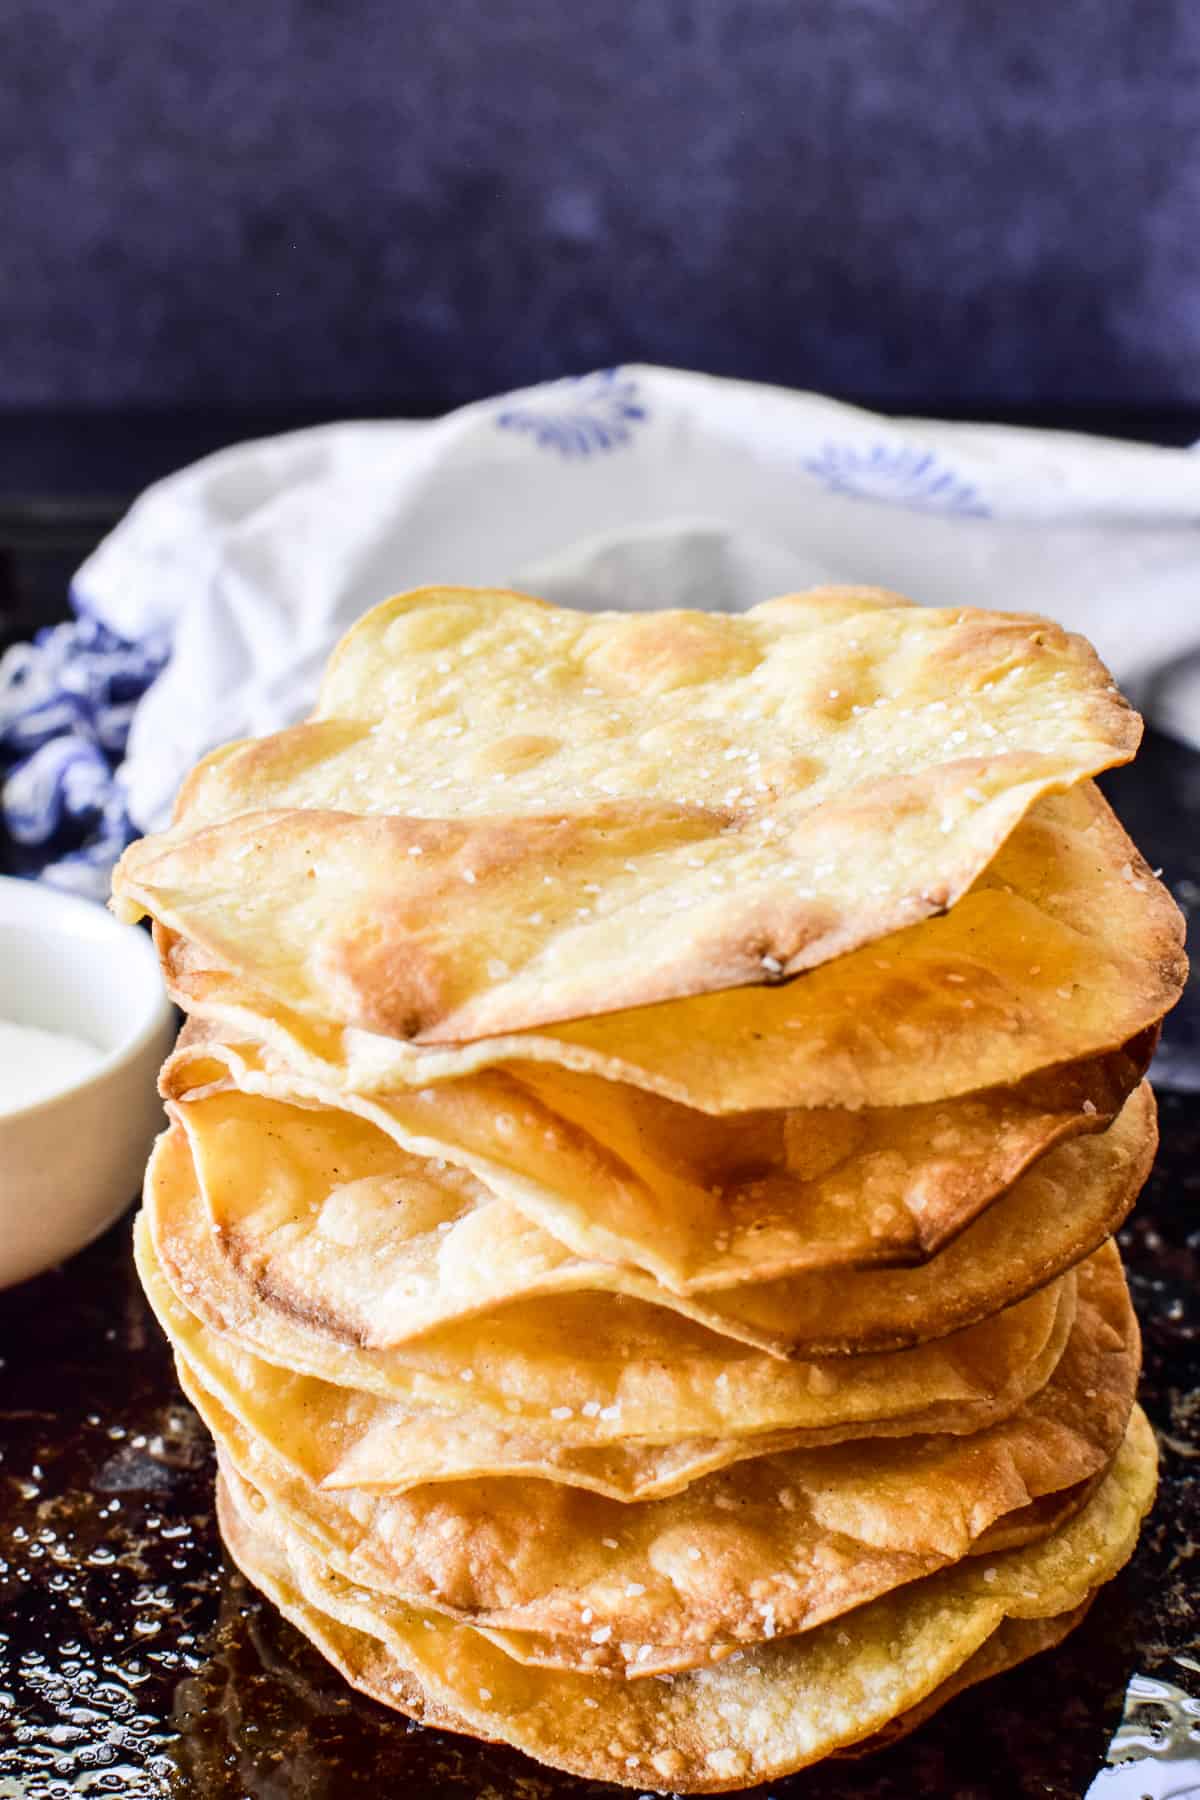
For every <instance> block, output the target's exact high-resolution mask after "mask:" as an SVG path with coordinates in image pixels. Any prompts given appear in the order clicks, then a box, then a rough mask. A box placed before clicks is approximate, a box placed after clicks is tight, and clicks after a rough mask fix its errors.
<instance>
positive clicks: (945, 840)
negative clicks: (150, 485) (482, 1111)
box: [113, 588, 1141, 1043]
mask: <svg viewBox="0 0 1200 1800" xmlns="http://www.w3.org/2000/svg"><path fill="white" fill-rule="evenodd" d="M648 701H650V702H651V703H652V709H653V712H652V717H651V716H649V715H648V713H647V703H648ZM1140 732H1141V726H1140V721H1139V720H1138V718H1137V715H1136V714H1134V713H1133V712H1132V711H1131V710H1130V708H1129V707H1128V706H1127V704H1126V703H1125V702H1124V701H1123V700H1122V699H1121V697H1120V695H1119V694H1118V693H1117V691H1116V689H1115V688H1114V687H1113V685H1112V682H1111V680H1110V678H1109V676H1108V673H1107V671H1106V670H1105V669H1104V667H1103V665H1102V664H1101V663H1100V662H1099V660H1098V658H1097V657H1096V655H1095V653H1094V651H1093V650H1092V649H1091V648H1090V646H1089V645H1087V644H1086V643H1085V642H1084V641H1083V640H1082V639H1080V638H1076V637H1072V636H1070V635H1068V634H1067V633H1066V632H1064V631H1062V630H1061V629H1060V628H1059V627H1058V626H1056V625H1053V624H1051V623H1050V622H1048V621H1047V620H1044V619H1038V618H1033V617H1028V616H1023V615H1020V614H1006V613H996V612H979V611H972V610H969V609H948V608H947V609H941V610H935V609H925V608H914V607H912V606H911V605H910V604H909V603H908V602H906V601H902V600H900V599H898V597H896V596H893V595H886V594H883V593H881V592H879V591H878V590H871V589H867V590H854V589H845V588H842V589H836V588H835V589H832V590H830V589H818V590H815V591H814V592H812V593H810V594H800V595H790V596H787V597H785V598H783V599H779V600H774V601H769V602H767V604H765V605H763V606H758V607H755V608H753V609H752V610H751V611H749V612H747V613H743V614H739V615H736V616H735V615H729V614H720V613H707V614H704V613H688V612H661V613H650V614H636V613H633V614H630V613H609V614H583V613H578V612H573V611H569V610H564V609H560V608H555V607H549V606H545V605H543V604H542V603H541V602H539V601H536V600H531V599H529V598H527V597H525V596H522V595H517V594H505V593H498V592H494V591H487V590H471V589H445V588H427V589H422V590H418V591H417V592H416V593H412V594H406V595H401V596H398V597H397V598H396V599H393V600H390V601H387V602H385V603H384V604H383V605H382V606H379V607H376V608H375V609H374V610H373V611H372V612H370V613H368V614H367V615H366V616H365V617H364V618H363V619H361V620H360V621H359V622H358V624H357V625H356V626H355V627H354V628H353V630H352V631H351V632H350V633H349V634H348V635H347V637H346V638H345V639H343V641H342V643H341V645H339V647H338V648H337V649H336V650H335V651H334V653H333V656H332V658H331V661H330V663H329V667H328V670H327V672H326V676H325V680H324V683H323V685H322V689H321V696H320V700H319V703H318V706H317V710H316V713H315V715H314V716H313V718H312V719H310V720H309V721H308V722H307V723H305V724H302V725H297V726H293V727H291V728H290V729H289V730H286V731H282V732H278V733H276V734H275V735H274V736H272V737H268V738H264V739H258V740H250V741H247V742H245V743H242V744H234V745H229V746H226V747H225V748H224V749H222V750H219V751H216V752H214V753H213V754H212V755H211V756H209V757H207V758H206V759H205V760H204V761H203V762H202V763H201V764H200V765H199V766H198V768H196V769H195V770H194V771H193V772H192V774H191V775H190V776H189V778H188V780H187V782H186V784H185V786H184V789H183V792H182V794H181V796H180V801H179V805H178V808H177V823H176V824H175V825H174V826H173V827H172V828H171V829H170V830H169V831H167V832H164V833H161V834H159V835H158V836H156V837H151V838H147V839H143V840H142V841H141V842H140V843H138V844H135V845H133V846H132V847H131V848H130V849H129V850H128V851H127V852H126V853H125V855H124V857H123V858H122V860H121V863H120V865H119V866H118V869H117V871H116V874H115V876H114V883H113V889H114V894H115V896H116V897H117V900H118V903H119V906H120V909H121V911H122V912H123V914H124V915H125V916H127V917H133V918H135V917H137V916H138V915H139V914H140V913H141V912H146V913H149V914H150V915H151V916H152V917H154V918H156V919H158V920H160V921H161V922H162V923H163V924H165V925H167V926H169V927H170V928H171V929H172V930H174V931H180V932H183V933H184V934H186V935H187V936H189V937H192V938H194V939H195V940H196V941H197V942H198V943H200V944H202V945H204V946H205V947H206V948H208V949H209V950H211V951H213V952H214V953H215V954H216V955H218V956H219V957H220V958H222V959H223V960H226V961H227V962H228V963H229V965H230V967H231V968H233V969H234V970H236V971H237V972H238V973H239V974H241V975H243V976H245V977H247V978H249V979H252V980H253V981H254V982H255V984H256V985H258V986H260V987H261V988H262V989H263V991H264V992H266V993H268V994H270V995H272V996H273V997H274V998H275V999H276V1000H278V1001H280V1002H281V1003H283V1004H284V1005H287V1006H294V1007H297V1008H298V1009H299V1010H300V1011H301V1012H308V1013H312V1014H314V1015H316V1016H318V1017H332V1018H336V1019H339V1020H341V1021H342V1022H343V1023H345V1024H350V1025H357V1026H362V1027H364V1028H366V1029H367V1030H371V1031H379V1032H383V1033H386V1034H388V1035H390V1036H394V1037H397V1038H401V1039H406V1040H415V1041H420V1042H424V1043H444V1042H454V1041H461V1040H470V1039H474V1038H481V1037H488V1036H493V1035H495V1034H497V1033H500V1032H508V1031H512V1030H515V1029H518V1028H521V1027H528V1026H531V1025H535V1024H542V1023H546V1022H548V1021H551V1020H555V1019H580V1018H586V1017H589V1016H590V1015H592V1014H596V1013H604V1012H608V1011H611V1010H614V1009H617V1008H628V1007H637V1006H643V1005H646V1004H648V1003H651V1002H655V1001H660V1000H667V999H672V998H675V997H678V996H683V995H689V994H703V993H711V992H713V991H716V990H719V989H725V988H735V987H741V986H744V985H747V984H751V985H758V984H764V983H769V982H772V981H776V980H780V979H783V978H786V977H788V976H791V975H795V974H797V973H799V972H800V971H801V970H805V969H811V968H814V967H816V966H817V965H818V964H821V963H824V962H827V961H828V960H829V959H830V958H831V957H836V956H840V955H842V954H844V953H845V952H846V951H848V950H853V949H855V948H857V947H858V946H859V945H862V944H865V943H869V942H872V941H873V940H875V939H876V938H879V937H882V936H885V935H886V934H888V933H889V932H893V931H895V930H897V929H898V928H900V927H902V926H906V925H911V924H913V923H914V922H915V921H916V920H918V919H922V918H926V917H929V916H930V915H932V914H934V913H937V912H940V911H943V910H944V909H945V908H947V907H950V906H953V905H954V903H955V902H956V901H957V900H958V899H959V898H960V897H961V895H962V894H963V893H964V892H965V891H966V889H967V888H968V887H969V886H970V884H971V882H972V881H973V880H974V879H975V878H976V876H978V875H979V873H980V872H981V870H983V869H984V868H985V867H986V866H987V864H988V863H989V862H990V861H991V859H992V858H993V857H994V856H995V854H996V852H997V850H998V849H999V848H1000V846H1001V845H1002V844H1003V843H1004V841H1005V839H1006V838H1007V837H1008V836H1009V834H1010V832H1012V830H1013V829H1014V827H1015V826H1017V825H1018V824H1019V823H1020V821H1021V819H1022V818H1023V817H1024V815H1025V814H1026V812H1027V811H1028V810H1029V808H1030V807H1031V806H1032V805H1033V804H1034V803H1035V802H1036V801H1037V800H1038V799H1039V798H1040V797H1041V796H1043V795H1044V794H1047V793H1053V792H1055V791H1057V790H1061V789H1063V788H1067V787H1070V786H1071V785H1072V784H1074V783H1076V782H1079V781H1081V780H1083V779H1085V778H1086V777H1088V776H1090V775H1094V774H1096V773H1098V772H1099V771H1100V770H1102V769H1106V768H1110V767H1112V766H1113V765H1115V764H1118V763H1122V762H1127V761H1128V760H1129V759H1130V757H1132V755H1133V753H1134V751H1135V749H1136V747H1137V743H1138V739H1139V737H1140ZM1126 1035H1131V1034H1126Z"/></svg>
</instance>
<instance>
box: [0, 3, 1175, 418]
mask: <svg viewBox="0 0 1200 1800" xmlns="http://www.w3.org/2000/svg"><path fill="white" fill-rule="evenodd" d="M1198 126H1200V7H1198V6H1197V5H1195V4H1194V3H1191V0H1165V3H1159V0H1065V3H1063V4H1055V3H1054V0H1039V3H1037V4H1034V3H1033V0H1010V3H1008V4H1004V3H1002V0H995V3H992V0H907V3H905V0H829V3H828V4H821V3H818V0H708V3H707V4H706V3H704V0H620V3H617V0H607V3H606V0H598V3H590V4H589V3H588V0H347V3H346V4H342V5H338V4H333V3H332V0H244V3H242V4H236V5H235V4H231V3H229V0H212V3H210V4H203V3H197V4H180V3H178V0H140V3H138V4H134V3H133V0H3V3H2V6H0V227H2V240H0V408H3V407H7V408H10V409H11V408H26V407H33V408H42V407H45V408H49V409H62V408H64V407H72V406H85V407H92V406H96V407H108V408H113V407H116V408H129V407H141V406H165V407H175V408H179V407H185V408H196V407H204V408H217V409H222V408H224V409H230V410H238V411H240V412H246V411H247V410H250V409H253V408H256V407H261V408H268V409H286V408H293V407H294V408H297V409H305V408H312V409H326V408H334V409H336V408H343V407H344V408H346V409H347V410H360V411H361V410H367V411H372V410H384V409H387V408H389V407H394V406H396V405H400V404H403V405H408V406H410V407H413V408H415V409H418V410H430V409H434V408H437V407H440V406H443V405H446V404H450V403H453V402H456V401H459V400H463V399H466V398H469V397H472V396H475V395H478V394H480V393H483V392H485V391H490V390H495V389H497V388H502V387H506V386H509V385H513V384H516V383H521V382H525V381H529V380H533V379H536V378H538V377H542V376H546V375H552V374H558V373H562V372H564V371H570V370H578V369H581V368H584V367H587V366H591V365H595V364H601V363H606V362H611V361H616V360H626V359H630V358H635V357H636V358H649V359H654V360H658V361H663V362H670V363H676V364H689V365H693V366H696V367H699V368H705V369H710V370H714V371H719V372H725V373H737V374H742V375H748V376H754V377H760V378H765V379H769V380H773V381H782V382H790V383H798V384H806V385H815V386H819V387H823V388H826V389H831V390H833V391H837V392H842V393H849V394H854V395H860V396H863V397H866V398H871V399H876V400H879V401H880V402H882V403H885V404H889V403H890V404H893V405H896V404H906V403H921V404H925V405H930V406H931V405H936V404H938V403H943V404H950V403H955V404H957V405H959V406H961V407H963V408H967V409H970V408H974V409H984V410H986V409H987V408H988V407H989V406H993V405H998V406H1004V407H1015V406H1022V405H1030V406H1047V405H1050V406H1054V405H1101V406H1104V405H1109V406H1135V407H1146V408H1154V407H1178V408H1187V407H1188V406H1194V405H1196V404H1197V403H1200V229H1198V227H1200V207H1198V205H1197V201H1198V199H1200V155H1198V154H1197V152H1198V149H1200V142H1198V139H1200V132H1198Z"/></svg>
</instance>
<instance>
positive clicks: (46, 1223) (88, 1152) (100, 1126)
mask: <svg viewBox="0 0 1200 1800" xmlns="http://www.w3.org/2000/svg"><path fill="white" fill-rule="evenodd" d="M0 1019H8V1020H11V1021H13V1022H14V1023H15V1024H18V1025H38V1026H41V1027H42V1029H43V1030H45V1031H61V1032H66V1033H68V1034H70V1035H71V1036H73V1037H80V1038H85V1039H87V1040H88V1041H89V1042H90V1043H92V1044H95V1045H96V1046H97V1047H98V1048H99V1049H100V1051H101V1052H102V1060H101V1061H100V1062H99V1063H98V1064H96V1066H95V1067H94V1068H92V1069H90V1070H89V1071H88V1072H87V1074H86V1075H84V1076H83V1077H82V1078H80V1079H77V1080H76V1081H74V1082H73V1083H72V1084H71V1085H70V1086H69V1087H64V1088H62V1089H61V1090H60V1091H59V1092H57V1093H54V1094H51V1095H49V1096H48V1097H47V1098H46V1099H44V1100H39V1101H36V1102H35V1103H34V1104H32V1105H28V1106H23V1107H20V1108H18V1109H17V1110H15V1111H9V1112H5V1111H3V1110H0V1287H7V1286H9V1285H10V1284H11V1283H12V1282H14V1281H23V1280H24V1279H25V1278H26V1276H29V1275H36V1274H37V1272H38V1271H39V1270H40V1269H45V1268H49V1267H50V1265H51V1264H52V1263H56V1262H61V1261H62V1259H63V1257H64V1256H70V1254H71V1253H72V1251H74V1250H78V1249H80V1248H81V1247H82V1245H84V1244H87V1243H90V1242H91V1240H92V1238H94V1237H98V1236H99V1234H100V1233H101V1232H102V1231H103V1230H104V1228H105V1227H106V1226H107V1225H110V1224H111V1223H112V1221H113V1220H114V1219H115V1218H116V1217H117V1215H118V1214H119V1213H121V1212H123V1211H124V1209H125V1208H126V1207H127V1206H128V1205H129V1202H130V1201H131V1200H132V1199H133V1197H134V1195H135V1194H136V1193H137V1192H138V1191H139V1189H140V1187H141V1184H142V1171H143V1169H144V1168H145V1163H146V1156H147V1154H148V1152H149V1149H150V1143H151V1140H152V1138H153V1137H154V1134H155V1132H157V1131H160V1130H161V1129H162V1126H163V1123H164V1119H163V1111H162V1103H161V1101H160V1100H159V1098H158V1094H157V1092H156V1090H155V1076H156V1075H157V1073H158V1067H159V1064H160V1063H161V1061H162V1059H163V1057H164V1056H165V1055H166V1053H167V1050H168V1049H169V1048H170V1044H171V1039H172V1036H173V1034H174V1029H175V1024H174V1015H173V1013H172V1011H171V1007H170V1005H169V1003H168V1001H167V997H166V994H165V992H164V991H163V983H162V976H161V974H160V972H159V967H158V958H157V956H156V955H155V953H154V946H153V944H152V943H151V941H150V938H149V937H148V935H147V934H146V932H144V931H137V930H134V929H133V928H132V927H130V926H128V925H118V924H117V922H116V920H115V919H113V918H111V917H110V916H109V914H108V913H107V912H105V910H104V908H103V907H101V906H98V905H96V903H95V902H94V901H90V900H79V899H76V897H75V896H74V895H73V894H61V893H57V892H56V891H55V890H54V889H53V888H48V887H44V886H42V885H41V884H40V883H36V882H32V881H13V880H10V879H9V878H7V877H3V876H0ZM2 1104H3V1101H2V1097H0V1106H2Z"/></svg>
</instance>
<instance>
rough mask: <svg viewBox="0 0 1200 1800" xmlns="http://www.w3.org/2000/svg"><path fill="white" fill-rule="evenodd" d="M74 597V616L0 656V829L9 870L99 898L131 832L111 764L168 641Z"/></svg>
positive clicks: (162, 659) (114, 764)
mask: <svg viewBox="0 0 1200 1800" xmlns="http://www.w3.org/2000/svg"><path fill="white" fill-rule="evenodd" d="M73 598H74V597H73ZM75 604H76V610H77V612H80V613H81V614H82V616H80V617H77V618H75V619H73V620H71V621H69V622H68V623H67V624H65V625H52V626H50V627H48V628H47V629H46V630H45V631H39V632H38V633H37V636H36V637H35V638H34V640H33V642H32V643H31V644H14V645H13V646H12V648H11V649H10V650H7V651H6V652H5V653H4V655H3V656H2V657H0V833H2V835H3V836H4V837H5V838H7V840H8V844H9V846H10V849H9V855H8V861H9V862H10V864H11V865H12V867H13V870H14V872H15V873H18V874H22V875H36V876H39V877H41V879H42V880H44V881H48V882H51V883H53V885H54V886H55V887H63V888H68V889H70V890H71V891H73V892H75V893H79V894H86V895H89V896H91V897H92V898H94V899H97V900H103V899H105V898H106V897H107V894H108V880H109V875H110V873H111V871H112V866H113V864H114V863H115V862H116V860H117V858H118V856H120V854H121V852H122V850H123V849H124V848H125V846H126V844H128V843H129V842H130V840H131V838H133V837H134V835H135V832H134V829H133V826H132V825H131V824H130V821H129V815H128V812H127V811H126V807H125V797H124V794H123V792H122V790H121V787H120V784H119V783H118V781H117V778H116V768H117V765H118V763H119V762H120V761H121V758H122V757H123V756H124V754H125V743H126V739H127V738H128V736H129V727H130V724H131V723H132V720H133V712H134V707H135V706H136V704H137V702H138V700H139V699H140V698H141V696H142V695H143V694H144V693H145V691H146V689H147V688H148V687H149V686H150V683H151V682H152V681H153V680H154V677H155V676H156V675H157V674H158V672H159V670H160V669H161V668H162V667H163V664H164V663H165V662H166V660H167V646H166V644H165V642H163V641H161V640H157V639H155V640H150V641H147V642H144V643H141V644H134V643H130V642H129V641H128V640H127V639H126V638H122V637H119V636H118V635H117V634H116V632H114V631H110V630H109V629H108V627H107V626H106V625H103V624H101V622H100V621H99V620H98V619H95V618H90V617H88V616H87V614H86V612H84V611H83V609H82V607H81V606H80V604H79V602H78V601H77V600H76V601H75Z"/></svg>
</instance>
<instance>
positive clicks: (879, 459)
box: [804, 443, 990, 519]
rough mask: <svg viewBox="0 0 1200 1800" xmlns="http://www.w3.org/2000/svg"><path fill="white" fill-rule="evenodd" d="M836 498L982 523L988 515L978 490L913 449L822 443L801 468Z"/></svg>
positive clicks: (932, 454) (927, 452) (931, 453)
mask: <svg viewBox="0 0 1200 1800" xmlns="http://www.w3.org/2000/svg"><path fill="white" fill-rule="evenodd" d="M804 467H805V468H806V469H807V470H808V472H809V474H810V475H815V476H816V477H817V480H818V481H822V482H824V484H825V486H826V487H827V488H828V489H829V490H830V492H831V493H834V494H849V495H852V496H853V497H854V498H855V499H858V500H883V501H887V502H888V503H890V504H891V505H892V506H907V507H910V508H913V509H915V510H916V511H918V512H942V513H951V514H954V515H956V516H957V517H959V518H976V519H986V518H988V517H990V510H989V508H988V507H987V506H986V505H985V503H984V502H983V500H982V499H981V498H980V495H979V490H978V489H977V488H976V487H975V486H974V485H973V484H972V483H971V482H969V481H963V480H961V479H960V478H959V476H957V475H955V474H954V472H953V471H952V470H951V469H948V468H947V467H946V465H945V463H943V462H942V460H941V459H940V457H938V456H937V455H936V453H935V452H934V451H932V450H921V449H918V448H917V447H916V446H915V445H912V444H871V445H870V446H869V447H859V446H858V445H855V444H836V443H826V444H824V445H822V447H821V452H820V455H819V456H814V457H810V458H809V459H808V460H807V461H806V462H805V464H804Z"/></svg>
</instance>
